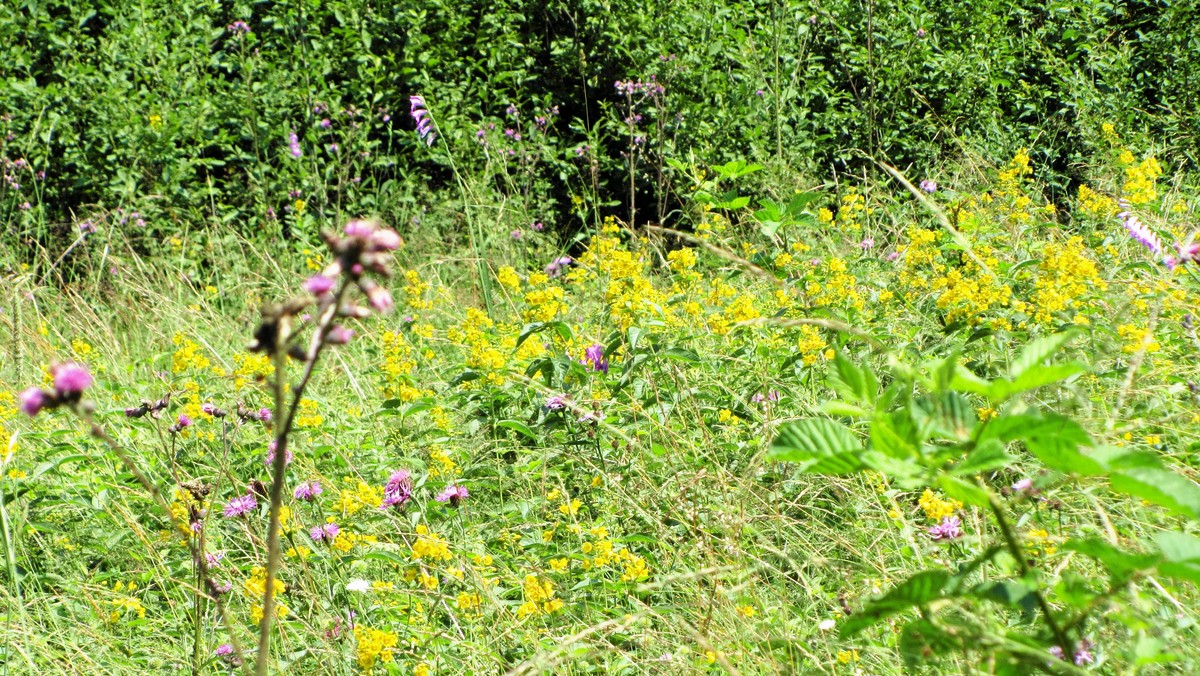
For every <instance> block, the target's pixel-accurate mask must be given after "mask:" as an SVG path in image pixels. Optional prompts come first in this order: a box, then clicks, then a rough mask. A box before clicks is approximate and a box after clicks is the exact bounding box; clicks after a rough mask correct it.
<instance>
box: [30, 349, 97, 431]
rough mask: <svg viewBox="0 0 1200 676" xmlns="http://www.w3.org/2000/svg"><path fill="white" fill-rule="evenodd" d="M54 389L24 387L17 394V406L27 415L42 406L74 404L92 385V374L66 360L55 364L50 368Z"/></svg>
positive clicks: (31, 415) (37, 410)
mask: <svg viewBox="0 0 1200 676" xmlns="http://www.w3.org/2000/svg"><path fill="white" fill-rule="evenodd" d="M50 375H51V378H52V381H53V384H54V391H53V392H51V391H49V390H43V389H41V388H38V387H29V388H26V389H25V390H24V391H23V392H21V394H20V395H19V396H18V408H20V410H21V412H23V413H24V414H25V415H28V416H29V417H31V418H32V417H33V416H35V415H37V414H38V413H39V412H40V411H41V410H42V409H44V408H57V407H59V406H62V405H64V404H74V403H76V402H78V401H79V398H80V396H82V395H83V391H84V390H86V389H87V388H89V387H91V385H92V382H93V381H92V374H90V373H88V370H87V369H86V368H84V367H83V366H80V365H79V364H76V363H73V362H66V363H63V364H56V365H55V366H54V367H53V368H51V370H50Z"/></svg>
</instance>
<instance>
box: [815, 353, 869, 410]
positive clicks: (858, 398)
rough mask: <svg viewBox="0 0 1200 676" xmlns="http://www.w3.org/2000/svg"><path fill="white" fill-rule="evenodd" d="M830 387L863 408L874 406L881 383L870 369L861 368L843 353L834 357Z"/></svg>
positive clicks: (830, 373) (830, 371)
mask: <svg viewBox="0 0 1200 676" xmlns="http://www.w3.org/2000/svg"><path fill="white" fill-rule="evenodd" d="M828 382H829V387H830V388H832V389H833V391H835V392H837V393H838V394H840V395H842V398H844V399H846V400H847V401H849V402H852V403H855V404H859V405H862V406H874V404H875V394H876V391H877V390H878V388H879V383H878V381H877V380H876V379H875V374H874V373H872V372H871V369H870V367H869V366H868V367H865V368H864V367H860V366H858V365H856V364H855V363H854V362H852V361H850V360H849V359H846V357H844V356H843V355H842V353H841V352H838V353H837V354H835V355H834V358H833V368H831V369H829V377H828Z"/></svg>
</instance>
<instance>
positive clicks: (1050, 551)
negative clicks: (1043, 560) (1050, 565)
mask: <svg viewBox="0 0 1200 676" xmlns="http://www.w3.org/2000/svg"><path fill="white" fill-rule="evenodd" d="M1025 546H1026V547H1028V548H1029V550H1030V552H1032V553H1033V554H1034V555H1035V556H1054V553H1055V552H1057V551H1058V545H1056V544H1054V541H1053V540H1052V539H1051V537H1050V534H1049V533H1047V532H1046V530H1045V529H1044V528H1034V529H1031V530H1030V531H1028V532H1027V533H1025Z"/></svg>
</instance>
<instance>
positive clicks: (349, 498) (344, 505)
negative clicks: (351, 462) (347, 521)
mask: <svg viewBox="0 0 1200 676" xmlns="http://www.w3.org/2000/svg"><path fill="white" fill-rule="evenodd" d="M346 483H348V484H350V485H353V486H354V488H353V489H343V490H340V491H338V499H337V501H336V502H334V503H333V507H332V509H333V511H334V512H336V513H338V514H341V515H342V516H354V515H355V514H357V513H358V512H359V510H361V509H362V508H363V507H371V508H373V509H376V508H378V507H379V505H381V504H383V492H382V491H381V490H380V489H379V488H377V487H375V486H372V485H370V484H368V483H366V482H365V481H359V480H356V479H350V478H348V479H346Z"/></svg>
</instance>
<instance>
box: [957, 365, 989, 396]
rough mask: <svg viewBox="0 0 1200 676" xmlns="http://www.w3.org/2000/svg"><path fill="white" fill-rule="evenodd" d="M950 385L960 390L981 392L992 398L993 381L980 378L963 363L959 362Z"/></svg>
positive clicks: (974, 392)
mask: <svg viewBox="0 0 1200 676" xmlns="http://www.w3.org/2000/svg"><path fill="white" fill-rule="evenodd" d="M950 387H951V389H954V390H957V391H959V392H970V393H971V394H980V395H983V396H985V397H988V398H991V397H990V394H991V392H992V383H991V381H988V380H984V379H983V378H980V377H979V376H977V375H975V373H974V372H972V371H971V370H970V369H968V368H967V367H965V366H963V365H962V364H959V365H958V367H957V368H956V369H955V371H954V377H953V378H951V379H950Z"/></svg>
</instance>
